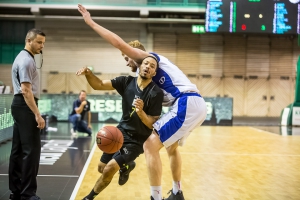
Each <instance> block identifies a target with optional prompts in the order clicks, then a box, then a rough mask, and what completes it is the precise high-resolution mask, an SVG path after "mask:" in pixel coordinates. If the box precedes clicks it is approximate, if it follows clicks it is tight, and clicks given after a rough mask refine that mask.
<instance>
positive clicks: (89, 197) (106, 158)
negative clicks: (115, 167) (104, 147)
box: [83, 153, 114, 200]
mask: <svg viewBox="0 0 300 200" xmlns="http://www.w3.org/2000/svg"><path fill="white" fill-rule="evenodd" d="M113 155H114V154H107V153H103V154H102V156H101V158H100V161H99V163H98V171H99V173H101V174H102V175H103V172H104V169H105V167H106V166H107V164H108V163H109V161H111V160H112V157H113ZM102 175H101V176H100V178H99V179H98V180H97V182H96V183H95V185H94V187H93V189H92V190H91V192H90V193H89V194H88V195H87V196H85V197H84V198H83V200H92V199H94V198H95V197H96V196H97V195H98V194H99V193H100V192H99V190H100V189H98V187H99V182H100V179H101V177H102Z"/></svg>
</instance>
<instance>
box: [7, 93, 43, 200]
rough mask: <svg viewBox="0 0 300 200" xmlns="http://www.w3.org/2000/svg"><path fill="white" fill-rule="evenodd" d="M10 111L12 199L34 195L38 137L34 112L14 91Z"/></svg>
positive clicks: (10, 182)
mask: <svg viewBox="0 0 300 200" xmlns="http://www.w3.org/2000/svg"><path fill="white" fill-rule="evenodd" d="M11 112H12V116H13V119H14V126H13V141H12V149H11V154H10V159H9V189H10V190H11V191H12V193H14V197H16V198H14V199H19V198H21V199H29V198H30V197H32V196H35V195H36V190H37V181H36V176H37V174H38V170H39V162H40V154H41V139H40V129H38V128H37V125H38V124H37V122H36V120H35V115H34V114H33V112H32V111H31V110H30V108H29V107H28V106H27V104H26V102H25V100H24V97H23V96H22V95H15V96H14V99H13V102H12V105H11Z"/></svg>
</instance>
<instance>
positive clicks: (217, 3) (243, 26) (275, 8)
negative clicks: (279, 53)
mask: <svg viewBox="0 0 300 200" xmlns="http://www.w3.org/2000/svg"><path fill="white" fill-rule="evenodd" d="M205 30H206V32H230V33H274V34H300V0H208V1H207V5H206V19H205Z"/></svg>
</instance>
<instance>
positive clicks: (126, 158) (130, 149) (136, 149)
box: [100, 128, 144, 168]
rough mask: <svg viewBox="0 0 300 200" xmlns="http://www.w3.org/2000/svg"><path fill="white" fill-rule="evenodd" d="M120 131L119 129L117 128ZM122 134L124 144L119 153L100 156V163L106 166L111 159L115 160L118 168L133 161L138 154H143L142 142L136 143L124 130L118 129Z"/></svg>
mask: <svg viewBox="0 0 300 200" xmlns="http://www.w3.org/2000/svg"><path fill="white" fill-rule="evenodd" d="M119 129H120V128H119ZM120 131H121V132H122V133H123V137H124V143H123V146H122V147H121V149H120V150H119V151H117V152H116V153H113V154H108V153H104V152H103V154H102V156H101V158H100V161H101V162H103V163H105V164H107V163H108V162H109V161H110V160H111V159H115V160H116V161H117V163H118V165H119V167H120V168H122V167H123V166H125V165H126V163H129V162H131V161H134V160H135V159H136V158H137V157H139V155H140V154H142V153H144V149H143V143H144V141H137V140H135V139H133V138H132V137H130V136H129V135H128V134H127V133H126V132H125V131H124V130H122V129H120Z"/></svg>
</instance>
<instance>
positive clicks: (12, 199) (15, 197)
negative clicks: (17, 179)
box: [9, 193, 21, 200]
mask: <svg viewBox="0 0 300 200" xmlns="http://www.w3.org/2000/svg"><path fill="white" fill-rule="evenodd" d="M20 198H21V197H20V195H19V194H17V195H16V194H14V193H10V195H9V200H20Z"/></svg>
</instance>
